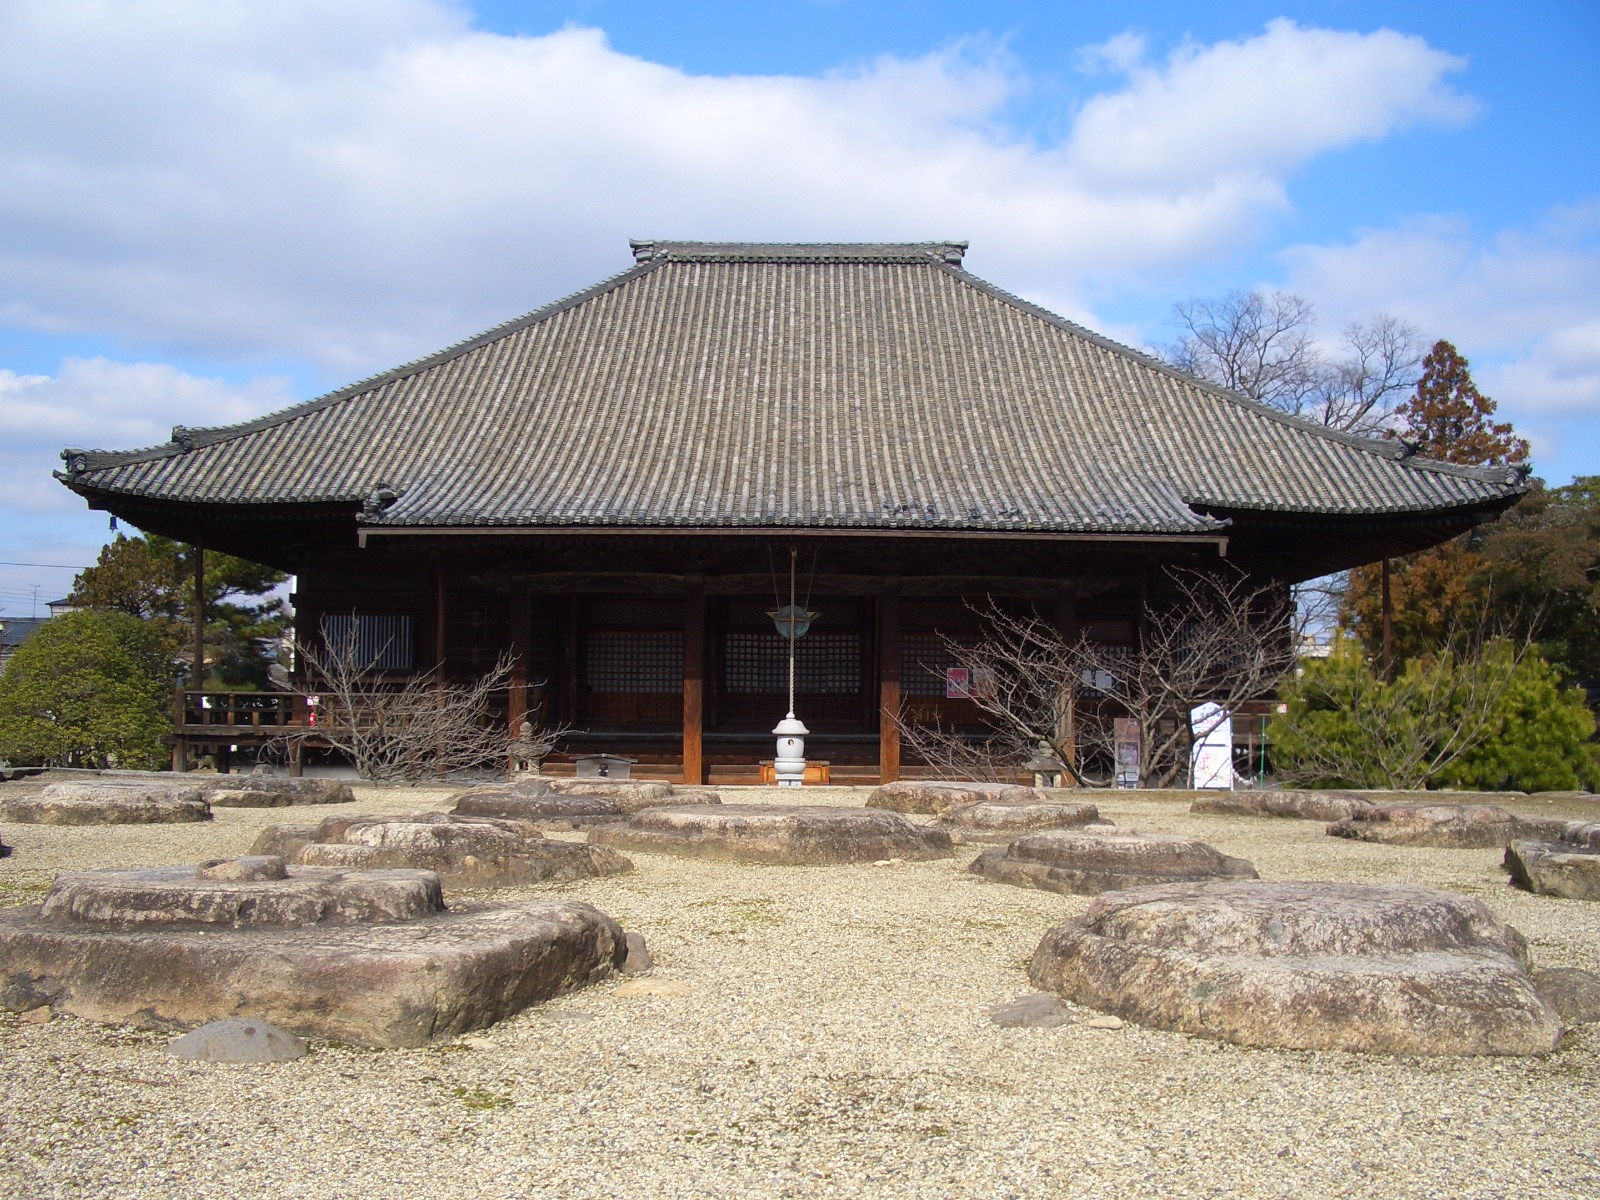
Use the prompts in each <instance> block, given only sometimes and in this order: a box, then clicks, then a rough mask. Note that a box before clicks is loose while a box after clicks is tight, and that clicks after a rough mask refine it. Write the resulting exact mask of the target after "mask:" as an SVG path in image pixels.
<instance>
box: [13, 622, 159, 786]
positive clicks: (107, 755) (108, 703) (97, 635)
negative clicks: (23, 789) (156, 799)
mask: <svg viewBox="0 0 1600 1200" xmlns="http://www.w3.org/2000/svg"><path fill="white" fill-rule="evenodd" d="M171 684H172V670H171V664H170V662H169V661H168V660H167V659H166V658H165V656H164V654H163V652H162V649H161V639H160V636H159V634H158V632H157V631H156V630H154V629H152V628H151V627H150V625H149V624H148V623H147V622H145V621H141V620H139V619H138V618H137V617H131V616H128V615H127V614H126V613H117V612H105V611H96V610H84V611H81V612H73V613H67V614H65V615H63V616H60V617H53V618H51V619H50V620H48V621H46V622H44V624H42V625H41V626H40V627H39V629H38V631H37V632H36V633H34V635H33V636H32V637H31V638H29V639H28V640H27V641H26V642H24V643H23V644H22V645H21V646H20V647H18V649H17V652H16V653H15V654H14V655H13V656H12V658H11V661H10V662H9V663H7V664H6V670H5V673H4V674H3V675H0V759H6V760H8V761H10V762H12V763H15V764H18V765H23V764H27V765H46V766H77V767H107V766H119V767H136V768H142V769H158V768H160V767H161V766H162V765H164V763H165V761H166V750H165V748H164V747H163V746H162V743H161V739H162V737H163V735H165V734H168V733H170V732H171V729H172V726H171V722H170V719H169V717H168V715H167V712H166V704H167V696H168V689H169V688H170V687H171Z"/></svg>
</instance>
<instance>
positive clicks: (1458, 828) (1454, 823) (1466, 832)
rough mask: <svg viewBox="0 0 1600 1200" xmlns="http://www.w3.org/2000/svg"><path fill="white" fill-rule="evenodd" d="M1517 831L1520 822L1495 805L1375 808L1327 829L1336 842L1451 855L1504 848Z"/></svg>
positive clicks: (1422, 805)
mask: <svg viewBox="0 0 1600 1200" xmlns="http://www.w3.org/2000/svg"><path fill="white" fill-rule="evenodd" d="M1518 832H1519V828H1518V824H1517V818H1516V817H1514V816H1513V815H1512V814H1511V813H1509V812H1507V811H1506V810H1505V809H1503V808H1501V807H1499V806H1498V805H1494V804H1375V805H1373V806H1372V807H1371V808H1368V809H1366V810H1365V811H1363V812H1358V813H1355V814H1354V815H1352V816H1349V817H1346V818H1344V819H1343V820H1340V821H1335V822H1334V823H1333V824H1332V825H1329V826H1328V828H1327V833H1328V834H1329V835H1330V836H1332V837H1342V838H1354V839H1356V840H1357V841H1362V842H1382V843H1384V844H1385V845H1390V846H1431V847H1435V848H1439V849H1447V850H1472V849H1483V848H1486V847H1491V846H1492V847H1495V848H1497V849H1499V848H1503V847H1504V846H1506V845H1508V844H1509V843H1510V841H1511V839H1512V838H1514V837H1516V836H1517V834H1518Z"/></svg>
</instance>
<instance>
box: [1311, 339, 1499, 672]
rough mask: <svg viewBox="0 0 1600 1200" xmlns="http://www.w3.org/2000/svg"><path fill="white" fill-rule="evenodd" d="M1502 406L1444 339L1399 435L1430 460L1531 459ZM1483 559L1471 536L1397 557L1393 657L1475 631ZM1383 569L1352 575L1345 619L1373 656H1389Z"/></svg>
mask: <svg viewBox="0 0 1600 1200" xmlns="http://www.w3.org/2000/svg"><path fill="white" fill-rule="evenodd" d="M1495 410H1496V405H1495V402H1494V401H1493V400H1491V399H1490V398H1489V397H1488V396H1485V395H1484V394H1483V393H1482V392H1480V391H1479V390H1478V388H1477V385H1476V384H1474V383H1473V382H1472V375H1471V372H1470V371H1469V369H1468V364H1467V360H1466V359H1465V358H1463V357H1462V356H1461V354H1460V352H1459V351H1457V350H1456V348H1455V347H1454V346H1452V345H1451V344H1450V343H1449V342H1446V341H1438V342H1435V343H1434V345H1433V349H1432V350H1430V351H1429V352H1428V354H1427V357H1425V358H1424V359H1423V360H1422V377H1421V379H1420V380H1418V382H1417V390H1416V392H1415V394H1413V395H1412V396H1411V398H1410V399H1408V400H1407V401H1406V402H1405V403H1404V404H1402V405H1400V406H1399V408H1397V409H1396V410H1395V416H1396V417H1397V418H1398V419H1399V421H1400V429H1399V436H1400V437H1401V438H1403V439H1405V440H1406V441H1409V442H1411V443H1413V444H1414V445H1416V447H1417V453H1418V454H1419V455H1421V456H1423V457H1426V458H1435V459H1441V460H1443V461H1444V462H1451V463H1460V464H1462V465H1464V466H1488V465H1491V464H1511V463H1522V462H1526V461H1527V458H1528V443H1527V441H1526V439H1524V438H1520V437H1517V436H1516V434H1515V433H1514V432H1513V430H1512V428H1511V426H1510V425H1509V424H1507V423H1503V422H1496V421H1495V420H1494V419H1493V418H1494V415H1495ZM1483 569H1484V562H1483V555H1482V553H1481V552H1480V550H1479V548H1478V546H1477V544H1476V538H1475V536H1474V535H1473V534H1463V535H1461V536H1460V537H1457V538H1453V539H1452V540H1450V541H1448V542H1445V543H1443V544H1442V545H1439V546H1435V547H1433V548H1432V549H1431V550H1423V551H1420V552H1419V553H1416V554H1411V555H1408V556H1406V557H1405V558H1400V559H1394V560H1392V561H1391V562H1390V567H1389V595H1390V610H1391V614H1392V618H1391V625H1392V629H1393V635H1394V641H1393V648H1392V652H1393V656H1394V659H1395V660H1396V661H1397V662H1404V661H1406V660H1408V659H1411V658H1414V657H1416V656H1417V655H1419V654H1426V653H1428V652H1430V651H1433V650H1436V649H1438V648H1440V647H1441V646H1443V645H1445V644H1446V643H1447V642H1448V641H1449V640H1450V638H1451V637H1452V635H1454V634H1456V633H1459V632H1462V631H1464V630H1466V629H1468V628H1475V627H1476V626H1477V624H1478V618H1479V617H1480V615H1481V610H1482V608H1483V605H1484V603H1485V597H1484V593H1483V590H1482V587H1481V586H1480V583H1479V580H1480V578H1481V576H1482V575H1483ZM1382 580H1383V568H1382V565H1381V564H1379V563H1371V564H1369V565H1367V566H1364V567H1357V568H1356V569H1355V570H1353V571H1351V572H1350V586H1349V589H1348V590H1347V591H1346V593H1345V599H1344V606H1343V611H1342V613H1341V619H1342V621H1343V623H1344V624H1345V626H1346V627H1347V628H1349V629H1351V630H1353V631H1354V632H1355V634H1356V635H1357V636H1358V637H1359V638H1360V639H1361V641H1362V643H1363V645H1364V646H1365V647H1366V650H1367V653H1368V654H1369V655H1371V656H1372V657H1373V658H1374V659H1377V658H1379V657H1380V656H1381V655H1382V653H1383V582H1382Z"/></svg>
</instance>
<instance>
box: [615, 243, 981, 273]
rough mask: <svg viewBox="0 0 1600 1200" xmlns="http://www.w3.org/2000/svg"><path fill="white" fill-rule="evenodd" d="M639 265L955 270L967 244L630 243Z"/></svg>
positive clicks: (965, 250)
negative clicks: (927, 266)
mask: <svg viewBox="0 0 1600 1200" xmlns="http://www.w3.org/2000/svg"><path fill="white" fill-rule="evenodd" d="M628 245H629V246H631V247H632V248H633V255H634V258H635V259H637V260H638V261H639V262H655V261H660V260H662V259H665V260H667V261H671V262H808V263H826V262H922V261H924V260H927V259H933V260H935V261H938V262H943V263H947V264H949V265H950V266H959V265H960V263H961V261H962V258H963V257H964V256H965V254H966V252H967V246H968V245H969V243H967V242H964V241H943V242H679V241H669V240H665V239H641V238H634V239H630V240H629V242H628Z"/></svg>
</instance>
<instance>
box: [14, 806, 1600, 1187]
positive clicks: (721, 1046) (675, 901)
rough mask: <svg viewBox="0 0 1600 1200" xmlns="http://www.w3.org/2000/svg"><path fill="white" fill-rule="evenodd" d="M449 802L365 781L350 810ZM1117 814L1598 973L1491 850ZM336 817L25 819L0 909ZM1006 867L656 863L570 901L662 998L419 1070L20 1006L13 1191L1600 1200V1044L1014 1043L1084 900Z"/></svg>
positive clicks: (1569, 918) (594, 994)
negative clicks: (72, 875)
mask: <svg viewBox="0 0 1600 1200" xmlns="http://www.w3.org/2000/svg"><path fill="white" fill-rule="evenodd" d="M4 786H5V787H6V788H17V787H21V786H24V785H4ZM722 791H723V796H724V799H725V800H726V801H727V802H729V803H740V802H746V803H750V802H762V803H769V802H772V801H774V800H776V799H779V798H780V794H779V793H777V792H776V791H774V790H767V789H759V788H727V789H722ZM444 794H445V793H444V792H442V791H430V790H421V789H419V790H401V791H378V790H374V789H362V790H360V791H359V792H358V796H359V799H358V804H357V807H358V808H359V809H360V810H361V811H364V812H408V811H414V810H419V809H423V808H428V807H430V806H435V807H436V806H437V804H438V801H439V800H441V799H442V797H443V796H444ZM865 794H866V789H849V788H808V789H806V791H805V800H806V801H807V802H808V803H830V804H846V805H849V804H859V803H861V802H862V800H863V799H864V798H865ZM791 797H792V793H788V794H783V795H782V796H781V798H782V799H785V800H787V799H790V798H791ZM1584 807H1585V806H1584V805H1582V804H1581V803H1580V804H1579V808H1580V809H1583V808H1584ZM1101 808H1102V811H1103V812H1104V813H1105V814H1106V815H1107V816H1109V817H1110V818H1111V819H1113V820H1114V821H1116V822H1117V824H1118V825H1119V826H1122V827H1124V828H1136V829H1141V830H1152V831H1154V830H1164V831H1170V832H1174V833H1184V834H1191V835H1196V836H1199V837H1202V838H1204V839H1206V840H1207V841H1209V842H1211V843H1212V844H1213V845H1215V846H1216V847H1217V848H1218V849H1220V850H1222V851H1223V852H1225V853H1227V854H1233V855H1238V856H1241V857H1244V858H1248V859H1250V860H1251V861H1252V862H1254V863H1255V865H1256V867H1257V868H1258V869H1259V870H1260V872H1261V875H1262V876H1263V878H1267V879H1329V880H1353V881H1401V880H1403V881H1408V882H1423V883H1428V884H1432V885H1435V886H1439V887H1445V888H1449V889H1451V890H1454V891H1459V892H1465V893H1467V894H1470V895H1474V896H1477V897H1479V898H1481V899H1482V900H1483V901H1484V902H1485V903H1486V904H1488V905H1489V907H1490V908H1491V909H1492V910H1493V911H1494V912H1495V913H1496V914H1497V915H1498V916H1500V917H1501V918H1502V919H1504V920H1507V921H1509V922H1510V923H1512V924H1514V925H1516V926H1517V927H1518V928H1520V929H1521V930H1522V931H1523V932H1524V933H1525V934H1526V935H1527V936H1528V939H1529V941H1530V943H1531V944H1532V947H1533V952H1534V955H1535V960H1536V963H1537V964H1538V965H1542V966H1580V967H1585V968H1588V969H1590V970H1597V971H1600V904H1583V903H1578V902H1572V901H1562V900H1551V899H1544V898H1540V897H1535V896H1530V895H1526V894H1524V893H1520V892H1516V891H1513V890H1511V889H1510V888H1509V887H1508V886H1507V884H1506V882H1505V876H1504V874H1503V873H1502V872H1501V871H1500V870H1499V865H1498V864H1499V854H1498V853H1497V852H1494V851H1449V850H1407V849H1398V848H1392V847H1386V846H1378V845H1368V844H1365V843H1361V842H1350V841H1344V840H1342V839H1334V838H1328V837H1325V836H1323V834H1322V826H1321V825H1320V824H1317V823H1314V822H1301V821H1286V820H1270V819H1253V818H1232V817H1206V816H1192V815H1190V814H1189V813H1188V811H1187V802H1186V801H1185V802H1169V801H1138V802H1133V801H1122V802H1119V801H1118V799H1117V798H1116V797H1115V796H1107V797H1103V798H1102V799H1101ZM329 811H332V810H330V809H289V810H285V809H278V810H253V809H217V810H216V819H215V820H214V821H212V822H208V823H206V824H205V825H203V826H200V825H187V826H185V825H171V826H151V827H128V826H124V827H93V828H47V827H41V826H21V825H11V826H8V827H6V828H5V830H4V831H3V832H4V839H5V841H6V842H7V843H8V844H10V845H13V846H15V847H16V852H15V853H14V854H13V855H12V856H11V857H10V858H6V859H3V860H0V903H5V904H18V903H28V904H35V903H38V901H39V899H40V898H41V897H42V895H43V891H44V889H45V888H46V887H47V886H48V883H49V880H50V877H51V876H52V875H53V873H54V872H55V871H57V870H61V869H70V868H81V867H101V866H122V865H156V864H162V863H175V862H182V863H193V862H197V861H200V860H201V859H203V858H208V857H216V856H219V855H224V854H235V853H241V852H243V851H244V850H245V849H246V848H247V847H248V845H249V844H250V842H251V841H252V840H253V838H254V836H255V833H256V831H257V830H258V829H260V828H261V827H263V826H265V825H268V824H271V823H273V822H275V821H281V820H306V819H315V817H318V816H321V815H326V814H327V813H328V812H329ZM1530 811H1542V810H1538V809H1530ZM555 836H575V835H555ZM978 849H979V848H978V847H958V853H957V856H956V857H955V858H954V859H952V860H947V861H943V862H933V863H913V864H906V865H899V866H884V867H870V866H869V867H805V868H799V867H796V868H786V867H768V866H736V865H729V864H716V863H704V862H697V861H693V860H684V859H675V858H671V857H667V856H661V855H650V854H637V853H632V854H630V855H629V857H631V858H632V859H633V860H634V862H635V864H636V867H637V869H636V870H635V871H634V872H633V873H631V874H629V875H625V876H620V877H617V878H613V879H606V880H596V881H590V882H586V883H582V884H575V885H563V886H561V887H560V888H559V889H555V890H558V891H559V892H560V893H561V894H564V895H570V896H573V897H576V898H580V899H583V900H587V901H590V902H592V903H593V904H595V905H597V906H598V907H600V908H601V909H603V910H604V911H606V912H608V913H610V914H611V915H612V916H614V917H615V918H617V919H618V920H619V921H620V922H621V923H622V924H623V925H624V926H625V927H626V928H628V929H635V930H638V931H640V932H642V933H643V934H644V935H645V937H646V939H647V940H648V942H649V945H650V947H651V950H652V952H653V954H654V956H655V959H656V968H655V970H654V971H653V972H652V973H651V974H650V975H649V976H646V977H644V981H645V983H646V984H647V987H646V993H647V994H628V993H629V992H630V991H636V990H637V981H635V982H634V983H632V984H623V983H622V981H620V980H617V981H611V982H607V983H604V984H601V985H599V986H596V987H593V988H590V989H588V990H585V991H583V992H579V993H577V994H575V995H571V996H568V997H565V998H563V999H561V1000H558V1001H556V1002H554V1003H551V1004H549V1005H546V1006H544V1007H543V1008H541V1009H536V1010H531V1011H529V1012H526V1013H523V1014H522V1015H520V1016H518V1017H515V1018H513V1019H511V1020H508V1021H505V1022H503V1023H501V1024H500V1025H498V1026H495V1027H494V1028H492V1029H489V1030H485V1031H482V1032H480V1033H477V1034H473V1035H468V1036H466V1037H462V1038H459V1039H457V1040H455V1041H452V1042H448V1043H444V1044H440V1045H437V1046H434V1047H430V1048H428V1049H424V1050H387V1051H371V1050H360V1049H354V1048H351V1047H346V1046H338V1045H329V1044H323V1043H318V1044H316V1045H315V1046H314V1052H313V1053H312V1054H311V1055H310V1056H308V1057H306V1058H304V1059H301V1060H299V1061H297V1062H292V1063H283V1064H276V1065H265V1066H222V1065H214V1064H203V1063H190V1062H180V1061H176V1060H173V1059H170V1058H168V1057H166V1055H165V1054H164V1053H163V1052H162V1051H163V1047H164V1046H165V1045H166V1044H167V1043H168V1042H169V1041H170V1040H171V1035H168V1034H160V1033H151V1032H147V1031H139V1030H131V1029H122V1028H114V1027H107V1026H98V1025H93V1024H90V1023H88V1022H84V1021H79V1020H75V1019H72V1018H57V1019H56V1020H54V1021H51V1022H49V1023H48V1024H44V1025H34V1024H28V1023H24V1022H20V1021H19V1020H18V1019H17V1018H16V1017H14V1016H12V1015H10V1014H0V1095H3V1097H4V1099H3V1101H0V1195H5V1196H21V1197H54V1196H61V1197H67V1196H71V1197H78V1196H115V1197H125V1196H126V1197H133V1196H138V1197H156V1196H173V1197H178V1196H182V1197H227V1198H230V1200H232V1198H237V1197H254V1196H272V1197H274V1198H275V1200H277V1198H283V1200H288V1198H290V1197H315V1198H317V1200H323V1198H333V1197H351V1198H355V1197H361V1198H362V1200H369V1198H370V1200H379V1198H384V1197H405V1198H406V1200H416V1198H419V1197H421V1198H433V1197H440V1198H448V1197H473V1198H474V1200H476V1198H480V1197H481V1198H484V1200H495V1198H500V1197H508V1198H509V1197H519V1198H520V1197H530V1198H531V1197H540V1198H543V1197H551V1198H556V1197H559V1198H561V1200H580V1198H583V1197H615V1196H630V1197H685V1198H688V1197H694V1198H700V1197H723V1196H728V1197H732V1196H738V1197H743V1198H747V1197H780V1196H806V1197H854V1196H860V1197H929V1198H939V1200H948V1198H952V1197H969V1196H970V1197H986V1198H987V1197H995V1198H1000V1197H1033V1196H1040V1197H1043V1196H1050V1197H1076V1196H1084V1197H1090V1196H1093V1197H1117V1198H1122V1197H1198V1196H1227V1197H1258V1196H1259V1197H1268V1196H1271V1197H1277V1196H1303V1197H1336V1196H1361V1197H1385V1198H1388V1197H1418V1198H1420V1197H1495V1198H1501V1197H1516V1196H1532V1195H1539V1196H1541V1197H1557V1196H1573V1197H1578V1196H1584V1197H1595V1196H1600V1142H1597V1140H1596V1138H1595V1129H1596V1123H1595V1122H1596V1114H1597V1113H1600V1026H1587V1027H1584V1028H1581V1029H1579V1030H1577V1031H1575V1032H1573V1033H1571V1034H1569V1035H1568V1037H1567V1039H1566V1041H1565V1042H1564V1043H1563V1046H1562V1048H1561V1050H1560V1051H1558V1052H1557V1053H1556V1054H1553V1055H1551V1056H1550V1057H1548V1058H1545V1059H1498V1060H1497V1059H1422V1058H1383V1057H1369V1056H1361V1055H1351V1054H1340V1053H1305V1052H1283V1051H1265V1050H1248V1049H1242V1048H1240V1047H1236V1046H1230V1045H1224V1044H1220V1043H1215V1042H1207V1041H1203V1040H1199V1039H1195V1038H1188V1037H1184V1036H1182V1035H1179V1034H1169V1033H1159V1032H1154V1031H1149V1030H1144V1029H1139V1028H1137V1027H1134V1026H1127V1027H1124V1028H1122V1029H1120V1030H1101V1029H1091V1028H1086V1027H1085V1026H1084V1025H1082V1024H1075V1025H1068V1026H1064V1027H1060V1028H1055V1029H1002V1028H999V1027H997V1026H996V1025H994V1024H993V1023H991V1022H990V1021H989V1019H988V1017H987V1015H986V1012H985V1006H986V1005H989V1004H993V1003H996V1002H999V1001H1003V1000H1007V999H1010V998H1012V997H1015V996H1017V995H1020V994H1024V993H1027V992H1029V991H1031V990H1032V989H1031V987H1030V986H1029V983H1028V979H1027V973H1026V964H1027V961H1028V958H1029V956H1030V955H1031V953H1032V951H1033V948H1034V945H1035V943H1036V942H1037V941H1038V939H1039V935H1040V934H1041V933H1042V931H1043V930H1044V929H1046V928H1047V927H1048V926H1050V925H1051V924H1054V923H1055V922H1057V921H1059V920H1061V919H1063V918H1064V917H1066V916H1069V915H1073V914H1077V913H1081V912H1082V911H1083V910H1084V909H1085V908H1086V907H1087V904H1088V901H1087V900H1086V899H1083V898H1076V897H1064V896H1055V895H1051V894H1048V893H1043V892H1029V891H1024V890H1021V889H1017V888H1011V887H1005V886H1001V885H993V884H987V883H983V882H981V881H979V880H977V879H976V877H974V876H970V875H968V874H967V873H966V865H967V863H968V862H970V861H971V859H972V858H973V857H974V856H975V854H976V853H977V850H978ZM550 890H551V889H537V888H536V889H519V890H513V891H507V892H501V893H496V894H497V895H499V896H503V897H511V896H537V895H541V894H549V892H550ZM652 992H653V993H654V994H649V993H652ZM1077 1015H1078V1016H1080V1017H1086V1016H1088V1015H1090V1014H1088V1013H1087V1012H1085V1011H1079V1012H1078V1013H1077Z"/></svg>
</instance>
